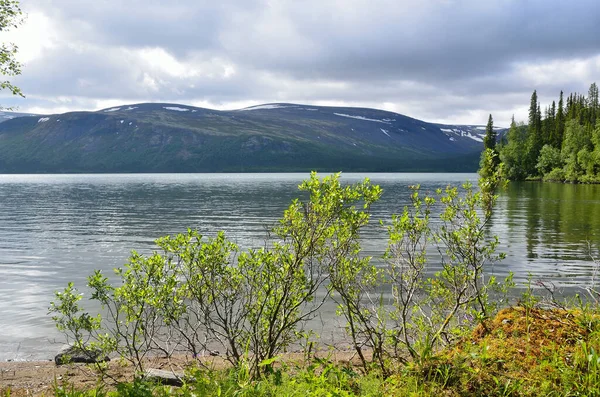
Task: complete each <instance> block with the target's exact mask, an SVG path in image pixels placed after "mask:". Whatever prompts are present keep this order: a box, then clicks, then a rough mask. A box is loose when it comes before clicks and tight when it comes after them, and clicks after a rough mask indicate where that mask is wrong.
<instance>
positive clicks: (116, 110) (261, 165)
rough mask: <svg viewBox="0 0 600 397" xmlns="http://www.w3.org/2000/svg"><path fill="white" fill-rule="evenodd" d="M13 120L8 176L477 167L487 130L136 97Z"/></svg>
mask: <svg viewBox="0 0 600 397" xmlns="http://www.w3.org/2000/svg"><path fill="white" fill-rule="evenodd" d="M6 116H11V117H12V118H10V119H9V118H8V117H6ZM6 116H5V115H4V114H2V113H0V118H2V117H4V118H3V119H2V120H5V121H3V122H0V172H2V173H22V172H25V173H77V172H274V171H278V172H288V171H309V170H313V169H317V170H323V171H337V170H342V171H371V172H379V171H387V172H402V171H449V172H451V171H475V170H476V169H477V164H478V159H479V153H480V152H481V149H482V143H481V142H482V138H483V135H484V132H485V131H484V127H483V126H476V125H441V124H433V123H427V122H424V121H421V120H417V119H414V118H411V117H407V116H404V115H401V114H397V113H393V112H388V111H384V110H377V109H369V108H352V107H325V106H313V105H300V104H291V103H269V104H264V105H257V106H251V107H248V108H244V109H238V110H229V111H218V110H212V109H205V108H198V107H194V106H188V105H183V104H172V103H139V104H130V105H122V106H115V107H111V108H107V109H102V110H99V111H95V112H69V113H64V114H58V115H44V116H40V115H36V116H30V115H28V114H12V113H9V114H7V115H6Z"/></svg>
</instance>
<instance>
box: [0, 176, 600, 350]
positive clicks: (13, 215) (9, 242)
mask: <svg viewBox="0 0 600 397" xmlns="http://www.w3.org/2000/svg"><path fill="white" fill-rule="evenodd" d="M367 176H368V177H370V178H371V180H372V181H373V182H374V183H377V184H380V185H381V186H382V188H383V189H384V194H383V197H382V199H381V201H380V202H379V203H378V204H377V205H376V206H375V207H374V209H373V220H374V221H376V220H379V219H383V220H388V219H390V217H391V214H392V213H396V212H400V211H401V210H402V208H403V207H404V205H406V204H407V203H408V197H409V189H408V187H409V186H410V185H414V184H421V187H422V190H424V191H429V192H432V191H434V190H435V189H436V188H439V187H444V186H446V185H448V184H453V185H459V184H461V183H462V182H465V181H472V182H475V181H476V178H477V175H476V174H344V176H343V180H344V181H346V182H356V181H360V180H362V179H363V178H364V177H367ZM306 177H308V174H141V175H140V174H136V175H0V209H1V210H0V360H6V359H17V360H31V359H46V358H51V357H52V356H53V354H54V353H55V352H56V351H57V350H58V349H59V348H60V346H61V344H62V343H63V339H61V337H60V335H59V334H58V333H57V332H56V331H55V329H54V324H53V323H52V321H51V319H50V318H49V316H47V311H48V305H49V302H50V301H51V300H52V299H53V292H54V291H56V290H58V289H61V288H63V287H64V286H65V285H66V284H67V282H69V281H73V282H75V284H76V285H78V286H80V287H83V286H84V285H85V278H86V276H88V275H89V274H90V273H91V272H92V271H93V269H102V270H103V271H104V273H105V274H112V269H113V268H114V267H118V266H122V265H123V264H124V263H125V262H126V261H127V258H128V256H129V253H130V251H131V250H132V249H135V250H137V251H139V252H145V253H147V252H150V251H151V250H152V248H153V241H154V239H156V238H158V237H160V236H163V235H166V234H174V233H178V232H183V231H185V230H186V229H187V228H188V227H189V228H196V229H199V230H200V231H201V232H202V233H203V234H204V235H214V234H215V233H216V232H217V231H218V230H224V231H225V232H226V233H227V235H228V236H229V237H230V238H231V239H232V240H234V241H236V242H237V243H238V244H240V245H241V246H243V247H252V246H260V245H261V244H262V243H263V239H264V236H265V231H266V230H267V229H268V227H269V226H270V225H273V224H274V222H275V221H276V220H277V219H278V218H279V217H280V216H281V214H282V212H283V210H284V209H285V208H286V207H287V205H289V202H290V200H291V199H293V198H295V197H298V196H299V192H298V191H297V186H298V184H299V183H300V182H301V181H302V180H303V179H305V178H306ZM373 223H374V224H375V223H376V222H373ZM491 229H492V231H493V232H494V233H495V234H498V235H499V237H500V240H501V247H500V250H501V251H503V252H506V253H507V258H506V260H504V261H503V262H502V263H500V264H497V265H496V266H495V268H494V269H493V272H494V273H495V274H497V275H500V276H502V275H505V274H507V273H508V272H509V271H513V272H514V273H515V279H516V280H517V281H518V282H523V281H524V280H525V279H526V278H527V274H528V273H532V274H533V277H534V278H535V279H539V278H541V279H544V280H547V281H551V282H553V283H554V284H555V285H556V286H557V287H559V288H561V289H562V290H564V291H565V292H566V293H573V292H574V291H577V290H578V289H580V288H581V287H582V286H585V285H587V284H588V283H589V282H590V280H591V278H592V277H593V274H594V267H593V266H592V262H591V261H590V259H589V256H588V253H587V252H588V242H589V244H590V245H591V246H592V248H593V249H594V250H597V249H598V247H599V246H600V186H599V185H593V186H579V185H559V184H540V183H519V184H517V183H514V184H511V185H510V187H509V189H508V190H507V191H505V192H501V196H500V199H499V202H498V206H497V208H496V210H495V215H494V219H493V224H492V225H491ZM385 244H386V238H385V233H384V232H383V231H382V229H381V228H380V227H378V226H373V227H371V228H370V229H369V230H368V231H367V232H366V233H365V243H364V247H365V250H366V251H367V252H368V253H369V254H370V255H373V256H375V257H377V256H380V255H381V254H382V253H383V250H384V249H385Z"/></svg>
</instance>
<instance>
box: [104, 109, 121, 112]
mask: <svg viewBox="0 0 600 397" xmlns="http://www.w3.org/2000/svg"><path fill="white" fill-rule="evenodd" d="M119 110H121V108H112V109H106V110H105V111H104V112H105V113H108V112H117V111H119Z"/></svg>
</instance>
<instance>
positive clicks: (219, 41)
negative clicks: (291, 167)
mask: <svg viewBox="0 0 600 397" xmlns="http://www.w3.org/2000/svg"><path fill="white" fill-rule="evenodd" d="M23 7H26V10H27V11H28V12H29V13H30V14H43V15H45V16H46V17H47V18H48V20H49V21H50V26H51V29H52V35H51V37H52V42H51V43H50V44H48V45H47V47H45V48H44V49H43V51H42V50H41V51H40V53H39V54H38V56H37V57H33V59H31V60H30V61H29V62H28V63H27V66H26V68H25V69H24V70H23V73H24V74H23V76H21V77H19V78H17V79H15V82H16V83H17V84H19V85H20V86H22V88H23V90H24V92H25V93H26V94H28V95H29V97H30V98H31V99H27V100H25V101H16V102H15V101H13V100H12V99H11V98H7V97H6V96H3V99H2V100H3V103H7V104H8V105H10V104H12V103H17V104H19V105H20V106H21V107H22V108H23V109H27V108H28V107H29V108H36V109H44V108H47V109H55V108H59V107H60V108H61V109H62V108H73V109H78V108H84V107H88V108H94V106H100V105H101V104H104V103H106V102H107V101H111V100H113V101H120V100H122V101H135V102H140V101H159V100H169V101H175V102H187V103H191V102H196V103H197V102H202V103H206V104H208V105H211V104H212V105H214V106H220V107H227V106H228V104H237V103H244V102H256V103H258V102H270V101H302V102H309V103H317V102H318V103H336V104H341V103H347V104H351V105H364V106H374V107H385V108H387V109H390V110H395V111H399V112H404V113H406V114H408V115H409V116H413V117H418V118H424V119H426V120H431V121H448V122H450V121H457V122H469V123H484V122H485V115H486V114H487V113H495V114H498V115H500V116H499V117H497V118H496V119H497V120H498V121H499V122H501V123H504V124H506V122H508V120H509V118H510V115H511V114H512V113H517V117H519V116H520V114H519V113H520V112H522V109H523V107H525V108H526V106H527V104H528V99H529V95H530V94H531V91H532V90H533V89H538V91H539V92H540V97H541V98H542V100H548V101H550V100H551V99H554V98H555V97H556V96H557V95H558V92H559V91H560V90H561V89H563V90H565V91H566V92H570V91H572V90H578V91H584V92H585V90H587V86H588V85H589V84H590V83H591V82H592V81H593V79H594V78H595V77H596V76H599V75H600V42H599V41H598V40H597V37H600V23H599V22H600V5H599V4H598V2H597V1H596V0H580V1H577V2H563V1H558V0H557V1H541V0H526V1H522V0H489V1H485V2H483V1H476V0H464V1H460V0H456V1H451V0H446V1H444V0H422V1H420V2H414V1H409V0H404V1H400V0H377V1H373V0H370V1H367V0H346V1H343V2H341V1H339V0H303V1H283V0H281V1H277V0H264V1H261V0H237V1H235V0H226V1H221V2H209V1H194V0H178V1H171V2H165V1H158V0H146V1H142V0H132V1H127V2H123V1H120V0H106V1H102V2H97V1H91V0H85V1H83V0H78V1H76V0H57V1H53V2H47V1H46V0H30V1H28V2H27V4H23ZM4 98H6V100H4ZM57 98H58V99H57ZM44 104H45V105H44ZM57 104H59V105H60V106H57Z"/></svg>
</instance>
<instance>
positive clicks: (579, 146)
mask: <svg viewBox="0 0 600 397" xmlns="http://www.w3.org/2000/svg"><path fill="white" fill-rule="evenodd" d="M599 116H600V103H599V100H598V86H597V85H596V83H592V84H591V85H590V88H589V90H588V95H587V96H585V95H582V94H578V93H572V94H570V95H569V96H568V97H566V101H565V96H564V94H563V92H562V91H561V92H560V96H559V99H558V104H557V103H556V101H552V104H551V105H550V106H547V107H546V108H545V109H544V111H543V112H542V110H541V106H540V103H539V101H538V96H537V91H534V92H533V94H532V95H531V102H530V106H529V120H528V123H527V124H524V123H522V122H521V123H517V122H515V120H514V117H513V119H512V122H511V125H510V129H509V131H508V133H507V134H505V135H504V136H503V137H502V138H501V139H500V141H499V142H498V143H497V144H496V141H497V140H496V133H495V131H494V129H493V120H492V116H491V115H490V117H489V121H488V125H487V128H486V138H485V139H484V147H485V149H486V151H485V152H484V153H487V149H489V150H491V152H489V153H488V154H487V155H488V156H491V157H493V160H492V161H490V160H489V159H488V160H487V161H486V159H485V157H486V156H485V155H484V156H482V162H481V170H480V172H481V173H482V174H483V175H485V174H490V173H492V172H493V171H496V170H498V171H499V172H500V174H501V175H502V177H504V178H506V179H508V180H525V179H542V180H544V181H556V182H570V183H600V117H599Z"/></svg>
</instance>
